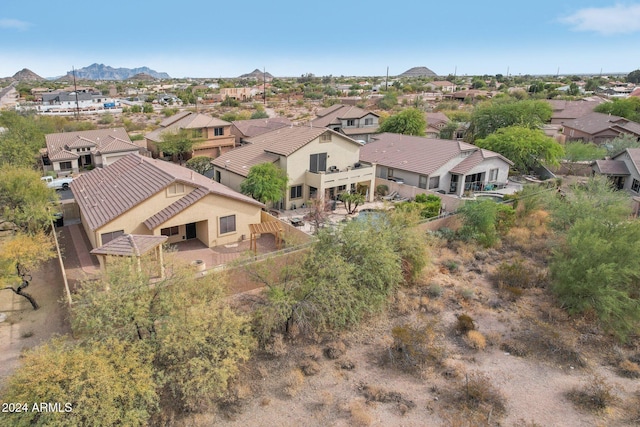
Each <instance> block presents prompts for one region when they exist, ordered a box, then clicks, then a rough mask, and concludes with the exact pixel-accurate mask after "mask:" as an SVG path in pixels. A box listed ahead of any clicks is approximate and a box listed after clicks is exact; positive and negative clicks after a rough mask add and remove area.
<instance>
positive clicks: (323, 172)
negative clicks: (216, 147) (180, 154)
mask: <svg viewBox="0 0 640 427" xmlns="http://www.w3.org/2000/svg"><path fill="white" fill-rule="evenodd" d="M246 142H247V144H245V145H243V146H241V147H239V148H236V149H235V150H232V151H230V152H228V153H225V154H223V155H222V156H220V157H218V158H216V159H214V160H213V161H212V164H213V169H214V179H215V180H216V181H217V182H220V183H222V184H224V185H226V186H228V187H230V188H232V189H234V190H236V191H240V185H241V183H242V182H243V181H244V180H245V178H246V177H247V175H248V174H249V170H250V169H251V167H252V166H255V165H258V164H262V163H267V162H269V163H274V164H275V165H276V166H278V167H280V168H282V169H283V170H284V171H286V173H287V176H288V177H289V182H288V188H287V191H286V195H285V198H284V200H282V202H281V203H280V204H278V206H277V207H278V208H284V209H293V208H295V207H300V206H301V205H302V204H304V203H306V202H307V201H309V199H312V198H314V197H324V199H325V200H329V199H335V198H336V197H337V196H338V195H339V194H340V193H343V192H345V191H353V190H356V189H357V188H358V186H361V187H362V186H364V187H366V188H367V190H366V191H367V193H368V196H369V200H370V201H372V200H373V191H371V190H372V189H373V188H374V182H375V177H374V167H373V165H371V164H369V163H366V162H363V161H361V160H360V149H361V147H362V144H360V143H359V142H357V141H355V140H353V139H351V138H349V137H347V136H345V135H342V134H340V133H338V132H336V131H333V130H331V129H327V128H318V127H308V126H291V127H286V128H282V129H278V130H274V131H271V132H268V133H264V134H262V135H260V136H257V137H254V138H250V139H247V140H246Z"/></svg>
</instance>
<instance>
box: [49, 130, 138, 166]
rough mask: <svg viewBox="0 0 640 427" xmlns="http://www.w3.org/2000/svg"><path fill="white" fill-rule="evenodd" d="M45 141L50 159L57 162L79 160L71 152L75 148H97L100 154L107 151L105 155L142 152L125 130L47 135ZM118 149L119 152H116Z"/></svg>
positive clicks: (84, 131)
mask: <svg viewBox="0 0 640 427" xmlns="http://www.w3.org/2000/svg"><path fill="white" fill-rule="evenodd" d="M45 141H46V143H47V152H48V154H49V158H50V159H51V160H56V161H58V160H70V159H77V158H78V155H77V154H75V153H73V152H72V151H71V150H72V149H75V148H83V147H96V150H97V152H98V153H102V152H103V150H105V149H106V151H104V152H105V153H110V152H116V151H138V150H140V147H138V146H137V145H135V144H134V143H133V142H131V139H130V138H129V135H128V134H127V131H126V130H125V129H124V128H112V129H96V130H83V131H77V132H62V133H50V134H48V135H45ZM109 147H111V148H109ZM116 147H117V148H118V150H114V149H115V148H116ZM85 154H86V153H85Z"/></svg>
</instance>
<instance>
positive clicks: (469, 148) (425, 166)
mask: <svg viewBox="0 0 640 427" xmlns="http://www.w3.org/2000/svg"><path fill="white" fill-rule="evenodd" d="M464 152H466V153H470V155H469V156H468V157H467V158H465V159H464V160H462V162H460V163H459V164H458V165H456V166H455V168H458V169H459V171H460V172H456V173H465V172H466V171H468V170H471V168H473V167H474V166H476V165H477V164H479V163H480V162H482V161H483V160H484V159H486V158H490V157H498V158H501V159H502V160H504V161H505V162H507V163H509V164H512V163H511V161H509V160H508V159H506V158H505V157H502V156H501V155H499V154H497V153H494V152H492V151H489V150H481V149H479V148H478V147H476V146H475V145H471V144H467V143H466V142H462V141H453V140H447V139H436V138H424V137H421V136H410V135H401V134H395V133H382V134H379V135H378V136H376V137H375V139H374V140H373V141H372V142H370V143H368V144H366V145H364V146H363V147H362V148H360V160H362V161H365V162H367V163H378V164H380V165H383V166H387V167H391V168H396V169H402V170H406V171H408V172H413V173H418V174H423V175H430V174H432V173H433V172H435V171H436V170H438V169H439V168H440V167H442V166H443V165H444V164H446V163H447V162H448V161H449V160H451V159H453V158H455V157H457V156H459V155H460V154H462V153H464Z"/></svg>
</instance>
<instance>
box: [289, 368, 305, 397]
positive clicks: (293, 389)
mask: <svg viewBox="0 0 640 427" xmlns="http://www.w3.org/2000/svg"><path fill="white" fill-rule="evenodd" d="M303 384H304V374H303V373H302V371H301V370H300V369H292V370H291V372H289V375H288V376H287V378H286V380H285V387H284V393H285V394H286V395H287V396H289V397H293V396H295V395H296V394H298V392H299V391H300V387H302V385H303Z"/></svg>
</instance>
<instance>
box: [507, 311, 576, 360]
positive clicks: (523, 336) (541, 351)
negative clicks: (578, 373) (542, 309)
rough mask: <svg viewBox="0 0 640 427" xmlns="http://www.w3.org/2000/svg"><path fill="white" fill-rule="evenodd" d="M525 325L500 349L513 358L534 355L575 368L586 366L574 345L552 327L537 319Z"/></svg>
mask: <svg viewBox="0 0 640 427" xmlns="http://www.w3.org/2000/svg"><path fill="white" fill-rule="evenodd" d="M527 324H528V326H527V328H526V329H524V330H522V331H520V332H518V333H516V334H515V335H514V337H513V338H512V339H510V340H506V341H504V342H503V343H502V344H501V345H500V348H501V349H503V350H504V351H508V352H510V353H511V354H513V355H515V356H524V357H527V356H533V355H535V356H537V357H541V358H543V359H546V360H550V361H554V362H556V363H559V364H567V365H571V366H574V367H577V368H583V367H585V366H586V365H587V362H586V360H585V359H584V357H583V356H582V355H581V354H580V352H579V351H578V350H577V349H576V346H575V344H574V343H573V342H571V341H569V340H567V339H566V338H564V337H563V335H562V334H561V333H560V331H559V330H558V328H556V327H555V326H554V325H551V324H549V323H546V322H543V321H540V320H537V319H531V320H529V321H528V322H527Z"/></svg>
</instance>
